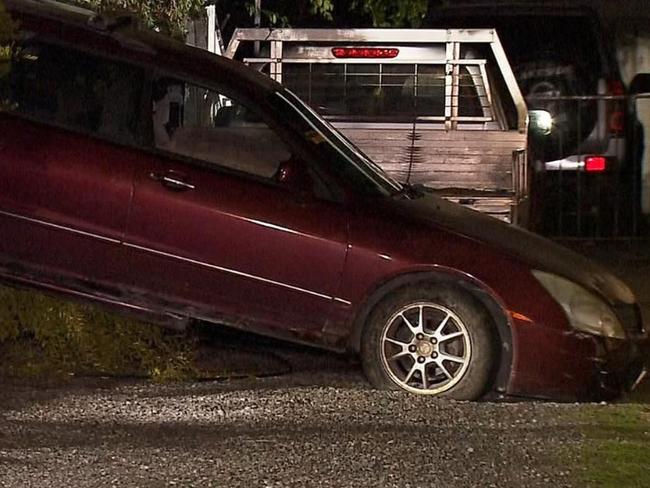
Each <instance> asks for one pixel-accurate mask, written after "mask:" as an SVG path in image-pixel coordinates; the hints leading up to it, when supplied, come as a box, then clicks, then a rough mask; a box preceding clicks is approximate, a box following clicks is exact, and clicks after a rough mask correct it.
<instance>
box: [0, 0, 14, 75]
mask: <svg viewBox="0 0 650 488" xmlns="http://www.w3.org/2000/svg"><path fill="white" fill-rule="evenodd" d="M15 35H16V24H15V22H14V21H13V20H12V19H11V16H10V15H9V13H8V12H7V10H6V9H5V5H4V2H3V1H2V0H0V77H2V76H4V75H6V74H7V73H8V72H9V61H10V59H11V49H12V47H13V40H14V37H15Z"/></svg>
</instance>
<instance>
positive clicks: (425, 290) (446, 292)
mask: <svg viewBox="0 0 650 488" xmlns="http://www.w3.org/2000/svg"><path fill="white" fill-rule="evenodd" d="M361 361H362V364H363V369H364V371H365V373H366V376H367V378H368V380H369V381H370V383H371V384H372V385H373V386H375V387H376V388H379V389H393V390H399V389H401V390H405V391H408V392H410V393H415V394H423V395H439V396H445V397H449V398H453V399H456V400H476V399H478V398H480V397H481V396H482V395H483V394H484V393H485V392H486V391H487V389H488V387H489V386H490V383H491V379H492V376H493V374H492V373H493V371H494V370H495V366H496V364H497V354H496V347H495V332H494V327H493V325H492V321H491V319H490V317H489V315H488V314H487V312H486V310H485V309H484V308H483V307H482V305H481V304H480V303H479V302H478V301H477V300H476V299H475V298H474V297H472V296H471V295H470V294H469V293H467V292H465V291H463V290H460V289H457V288H455V287H452V286H448V285H441V284H430V285H423V286H418V287H413V288H412V287H408V288H402V289H399V290H397V291H395V292H393V293H391V294H390V295H389V296H387V297H386V298H385V299H383V300H382V301H381V302H380V303H379V304H378V305H377V306H375V308H374V309H373V310H372V311H371V313H370V315H369V317H368V320H367V321H366V324H365V328H364V331H363V335H362V337H361Z"/></svg>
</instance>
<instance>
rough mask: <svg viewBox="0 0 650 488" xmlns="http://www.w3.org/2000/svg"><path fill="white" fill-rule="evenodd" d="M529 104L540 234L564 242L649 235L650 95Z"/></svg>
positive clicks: (552, 99)
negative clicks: (649, 134) (647, 139)
mask: <svg viewBox="0 0 650 488" xmlns="http://www.w3.org/2000/svg"><path fill="white" fill-rule="evenodd" d="M528 103H529V107H530V108H531V114H532V115H533V117H531V120H532V124H531V137H530V146H529V154H530V165H531V169H532V170H533V171H532V181H531V195H532V208H533V209H532V215H533V218H532V222H533V225H532V226H533V229H534V230H536V231H537V232H540V233H542V234H545V235H547V236H549V237H557V238H592V239H599V238H639V237H642V236H643V235H644V234H647V232H648V226H647V225H646V222H645V221H646V215H647V213H648V212H650V208H648V207H650V205H648V204H647V200H648V198H650V195H649V192H650V184H649V183H650V181H649V178H648V176H647V173H648V171H649V169H648V166H649V165H650V161H649V160H648V155H647V151H646V150H645V148H644V130H648V129H647V128H650V120H648V117H647V115H646V112H650V109H648V108H646V107H645V105H646V104H650V95H648V94H643V95H632V96H624V95H596V96H580V97H577V96H561V97H560V96H557V97H553V96H544V97H529V100H528ZM649 106H650V105H649ZM540 114H542V115H543V116H540ZM539 120H541V121H542V122H541V123H540V122H539ZM644 121H645V126H644V124H643V122H644ZM644 127H647V128H646V129H644ZM644 202H646V203H644Z"/></svg>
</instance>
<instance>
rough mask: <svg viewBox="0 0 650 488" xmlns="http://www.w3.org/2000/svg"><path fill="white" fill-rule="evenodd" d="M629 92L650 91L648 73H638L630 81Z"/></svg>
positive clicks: (649, 74) (649, 76)
mask: <svg viewBox="0 0 650 488" xmlns="http://www.w3.org/2000/svg"><path fill="white" fill-rule="evenodd" d="M630 93H631V94H635V95H638V94H640V93H650V73H639V74H638V75H636V76H635V77H634V78H633V79H632V83H630Z"/></svg>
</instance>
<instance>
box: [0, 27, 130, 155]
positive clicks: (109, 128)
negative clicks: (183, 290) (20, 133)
mask: <svg viewBox="0 0 650 488" xmlns="http://www.w3.org/2000/svg"><path fill="white" fill-rule="evenodd" d="M141 87H142V72H141V70H140V69H138V68H134V67H131V66H129V65H126V64H122V63H119V62H114V61H110V60H106V59H102V58H99V57H96V56H93V55H89V54H86V53H82V52H79V51H77V50H75V49H71V48H68V47H62V46H59V45H56V44H50V43H47V42H41V41H38V40H34V39H30V40H26V41H23V42H20V43H17V44H16V45H15V46H14V47H13V50H12V55H11V60H10V63H9V65H8V66H6V67H5V69H4V70H2V71H1V72H0V97H1V103H0V108H1V109H2V110H5V111H11V112H15V113H19V114H22V115H25V116H28V117H32V118H34V119H37V120H39V121H43V122H47V123H51V124H54V125H59V126H62V127H66V128H70V129H73V130H78V131H82V132H87V133H92V134H96V135H100V136H102V137H107V138H110V139H115V140H118V141H123V142H127V143H129V142H135V141H136V139H137V131H138V129H137V122H138V114H139V113H140V109H139V107H140V95H141Z"/></svg>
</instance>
